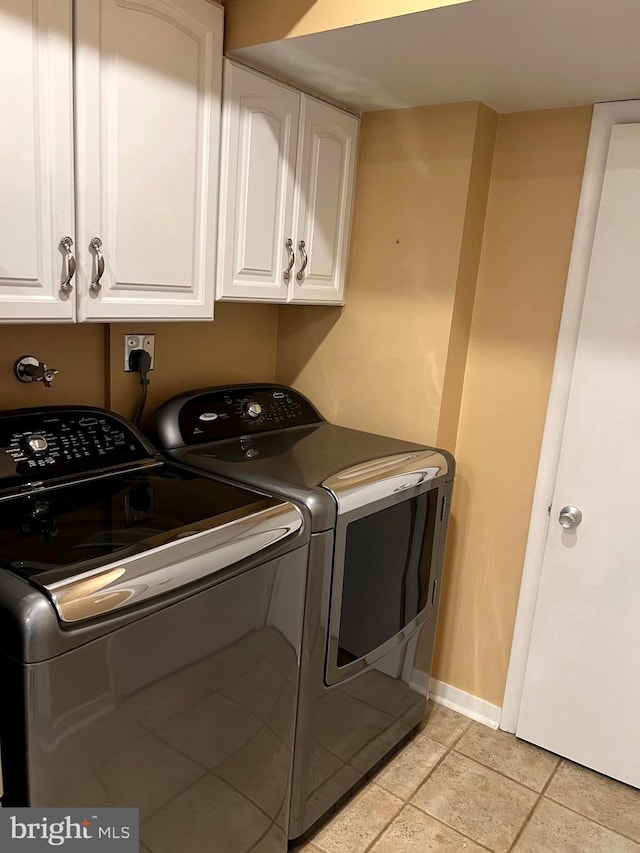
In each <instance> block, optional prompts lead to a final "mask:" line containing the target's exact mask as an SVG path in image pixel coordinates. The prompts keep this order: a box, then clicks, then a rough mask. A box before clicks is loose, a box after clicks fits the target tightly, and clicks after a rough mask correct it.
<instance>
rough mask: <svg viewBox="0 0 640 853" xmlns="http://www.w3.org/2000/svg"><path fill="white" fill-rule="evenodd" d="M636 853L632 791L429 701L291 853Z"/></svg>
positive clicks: (639, 840)
mask: <svg viewBox="0 0 640 853" xmlns="http://www.w3.org/2000/svg"><path fill="white" fill-rule="evenodd" d="M458 850H459V851H465V853H477V851H482V850H491V851H494V853H507V851H510V850H513V851H517V853H640V791H638V790H636V789H635V788H630V787H628V786H627V785H623V784H621V783H620V782H614V781H613V780H611V779H608V778H607V777H605V776H601V775H599V774H598V773H594V772H592V771H590V770H586V769H585V768H583V767H580V766H578V765H576V764H572V763H571V762H569V761H565V760H563V759H560V758H558V756H556V755H552V754H551V753H549V752H545V751H544V750H542V749H539V748H538V747H535V746H532V745H531V744H528V743H525V742H523V741H519V740H518V739H517V738H516V737H514V736H513V735H509V734H506V733H504V732H496V731H493V730H492V729H489V728H487V727H486V726H482V725H480V724H479V723H474V722H471V721H470V720H468V719H467V718H466V717H462V716H460V715H459V714H456V713H454V712H453V711H449V710H447V709H446V708H443V707H442V706H440V705H434V704H432V703H429V708H428V711H427V718H426V720H425V723H424V725H423V727H422V729H421V731H420V733H419V734H418V735H417V736H416V738H414V740H413V741H411V742H410V743H409V744H408V745H407V746H406V747H405V748H404V749H403V750H402V752H400V753H399V754H398V755H397V756H396V757H395V758H394V759H393V761H392V762H391V763H390V764H388V765H387V766H386V767H384V768H383V769H382V770H381V771H380V772H379V773H378V774H377V775H376V776H375V777H374V778H373V779H372V780H371V781H370V782H369V783H368V785H367V786H366V787H365V788H363V789H362V791H361V792H360V793H359V794H358V795H357V796H356V797H355V799H354V800H352V801H351V802H350V803H348V804H347V805H346V806H345V807H344V808H343V809H342V810H341V811H340V812H339V813H338V814H336V815H335V816H334V817H333V818H332V819H331V821H330V822H329V823H327V824H325V826H324V827H323V828H322V829H320V831H319V832H318V833H317V834H316V835H315V836H314V837H313V838H312V839H311V840H310V841H309V842H308V843H307V844H305V845H304V846H303V847H300V848H298V850H297V851H296V853H303V851H304V853H365V851H371V853H431V851H433V853H451V851H458Z"/></svg>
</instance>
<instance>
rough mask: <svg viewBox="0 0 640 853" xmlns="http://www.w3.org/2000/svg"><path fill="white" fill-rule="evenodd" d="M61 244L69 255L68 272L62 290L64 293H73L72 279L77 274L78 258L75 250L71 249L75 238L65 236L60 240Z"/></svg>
mask: <svg viewBox="0 0 640 853" xmlns="http://www.w3.org/2000/svg"><path fill="white" fill-rule="evenodd" d="M60 245H61V246H62V248H63V249H64V251H65V253H66V256H67V274H66V276H65V279H64V281H63V282H62V284H61V285H60V290H61V291H62V292H63V293H71V291H72V290H73V285H72V284H71V279H72V278H73V276H74V275H75V271H76V259H75V258H74V257H73V252H72V251H71V247H72V246H73V240H72V239H71V237H63V238H62V240H60Z"/></svg>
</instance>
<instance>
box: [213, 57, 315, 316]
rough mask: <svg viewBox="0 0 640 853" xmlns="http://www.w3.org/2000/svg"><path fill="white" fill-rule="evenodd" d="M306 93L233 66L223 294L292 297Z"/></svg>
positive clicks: (225, 165) (224, 176) (225, 147)
mask: <svg viewBox="0 0 640 853" xmlns="http://www.w3.org/2000/svg"><path fill="white" fill-rule="evenodd" d="M299 103H300V97H299V95H298V93H297V92H294V91H292V90H291V89H289V88H287V87H286V86H281V85H280V84H279V83H275V82H272V81H271V80H267V79H265V78H264V77H262V76H261V75H259V74H255V73H253V72H251V71H246V70H245V69H243V68H240V67H238V66H236V65H233V64H232V63H227V64H226V65H225V97H224V104H225V105H224V115H223V132H222V140H223V141H222V169H221V186H220V190H221V193H220V235H219V253H220V254H219V258H218V298H220V299H231V300H234V299H236V300H242V299H259V300H260V301H262V302H284V301H286V298H287V290H288V287H287V282H286V280H285V277H284V276H283V272H284V270H285V269H286V267H287V263H288V253H287V249H286V245H285V243H286V240H287V239H288V238H293V233H292V222H293V219H292V211H293V181H294V168H295V156H296V155H295V152H296V145H297V130H298V111H299Z"/></svg>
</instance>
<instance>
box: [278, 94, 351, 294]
mask: <svg viewBox="0 0 640 853" xmlns="http://www.w3.org/2000/svg"><path fill="white" fill-rule="evenodd" d="M359 124H360V123H359V121H358V119H357V118H355V117H354V116H352V115H349V114H348V113H345V112H343V111H342V110H338V109H336V108H334V107H331V106H329V105H328V104H324V103H322V102H321V101H316V100H315V99H314V98H309V97H307V96H306V95H303V96H302V106H301V115H300V127H301V130H300V143H299V151H298V167H297V174H298V178H297V183H296V201H295V207H294V210H295V221H296V238H295V240H296V243H295V248H296V257H297V261H298V263H296V275H295V276H294V277H293V278H292V281H291V283H290V292H289V299H290V300H291V301H292V302H323V303H326V304H342V303H343V302H344V281H345V275H346V265H347V255H348V250H349V234H350V230H351V212H352V207H353V184H354V180H355V162H356V144H357V138H358V128H359ZM301 243H302V244H304V245H301ZM305 253H306V265H305V258H304V255H305Z"/></svg>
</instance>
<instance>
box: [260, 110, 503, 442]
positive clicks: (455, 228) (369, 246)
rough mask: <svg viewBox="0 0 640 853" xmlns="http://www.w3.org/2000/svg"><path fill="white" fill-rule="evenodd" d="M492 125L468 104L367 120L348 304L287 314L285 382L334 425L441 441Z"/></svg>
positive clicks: (279, 372)
mask: <svg viewBox="0 0 640 853" xmlns="http://www.w3.org/2000/svg"><path fill="white" fill-rule="evenodd" d="M492 115H493V114H492V113H491V111H490V110H488V109H487V108H486V107H482V106H481V105H479V104H477V103H467V104H456V105H448V106H442V107H420V108H416V109H406V110H391V111H384V112H375V113H366V114H365V115H364V116H363V119H362V128H361V135H360V152H359V165H358V176H357V190H356V202H355V214H354V223H353V231H352V241H351V253H350V261H349V272H348V281H347V304H346V306H345V308H344V309H339V308H332V309H322V308H318V307H315V306H314V307H301V306H287V307H285V308H281V309H280V326H279V334H278V359H277V368H276V377H277V379H278V380H279V381H281V382H284V383H287V384H293V385H295V386H296V387H297V388H299V389H300V390H301V391H303V392H304V393H307V394H308V395H309V397H310V398H311V399H312V400H314V402H315V403H316V404H317V406H318V407H319V408H320V411H321V412H322V413H323V414H324V415H325V417H327V418H329V419H330V420H333V421H335V422H336V423H339V424H342V425H344V426H350V427H354V428H356V429H367V430H369V431H372V432H380V433H383V434H387V435H393V436H398V437H400V438H405V439H408V440H414V441H420V442H424V443H427V444H433V443H435V440H436V436H437V433H438V424H439V419H440V408H441V400H442V391H443V384H444V377H445V371H446V368H447V354H448V351H449V346H450V338H451V327H452V322H453V318H454V307H455V306H456V290H457V287H458V283H459V278H460V289H461V291H464V292H465V299H464V300H461V301H460V305H462V303H463V302H465V300H466V301H467V302H468V301H469V298H471V299H472V291H473V288H474V287H475V275H473V274H472V275H469V270H466V269H465V270H464V271H463V270H462V269H461V264H460V259H461V251H462V241H463V235H464V234H465V230H468V231H470V232H471V233H472V234H473V237H472V238H470V241H469V245H470V246H474V247H475V251H476V254H477V255H478V257H479V246H480V240H479V236H480V234H481V230H482V216H483V212H484V203H483V202H482V194H483V192H484V197H485V198H486V188H487V186H488V177H489V167H490V156H487V154H489V155H490V151H491V147H492V142H493V137H492V134H493V126H494V119H493V118H492ZM479 135H480V136H482V142H480V141H479V139H478V136H479ZM487 141H488V144H487ZM474 156H475V157H476V158H477V160H476V161H474ZM480 161H482V163H483V165H482V166H480V165H479V164H480ZM474 163H475V168H474ZM478 169H479V170H480V171H478ZM483 169H484V190H483V187H482V180H479V178H478V175H479V174H480V172H482V170H483ZM472 172H473V173H474V181H473V192H472V193H471V196H474V194H478V195H479V197H480V204H479V205H477V204H476V199H475V197H473V198H471V197H470V181H471V174H472ZM474 232H475V233H474ZM465 258H466V255H465ZM475 263H476V265H477V257H476V260H475ZM467 266H469V269H470V270H473V262H471V263H470V264H467ZM460 305H459V306H458V307H460ZM465 310H467V311H468V306H466V308H465ZM467 325H468V323H467ZM461 346H466V341H464V342H461Z"/></svg>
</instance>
